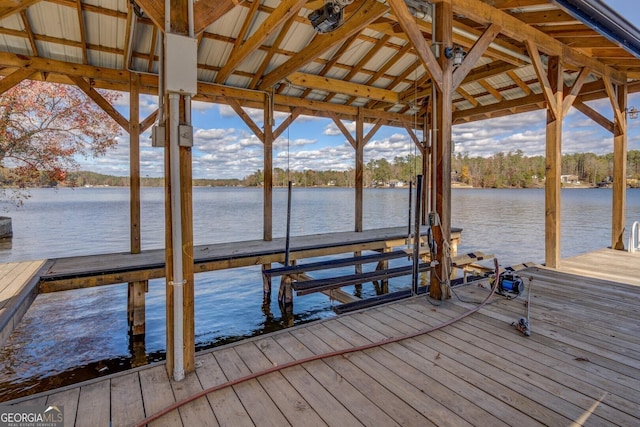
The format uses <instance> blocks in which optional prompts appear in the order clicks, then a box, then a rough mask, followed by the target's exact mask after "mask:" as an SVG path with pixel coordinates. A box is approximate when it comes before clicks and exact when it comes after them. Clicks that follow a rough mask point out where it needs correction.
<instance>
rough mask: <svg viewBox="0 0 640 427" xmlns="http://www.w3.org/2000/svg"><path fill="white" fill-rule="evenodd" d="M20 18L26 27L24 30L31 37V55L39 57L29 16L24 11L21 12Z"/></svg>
mask: <svg viewBox="0 0 640 427" xmlns="http://www.w3.org/2000/svg"><path fill="white" fill-rule="evenodd" d="M20 18H22V24H23V25H24V30H25V32H26V33H27V36H28V37H29V45H30V46H31V54H32V55H33V56H38V45H37V44H36V39H35V37H34V35H33V30H32V29H31V23H30V22H29V17H28V16H27V12H26V11H25V10H24V9H23V10H21V11H20Z"/></svg>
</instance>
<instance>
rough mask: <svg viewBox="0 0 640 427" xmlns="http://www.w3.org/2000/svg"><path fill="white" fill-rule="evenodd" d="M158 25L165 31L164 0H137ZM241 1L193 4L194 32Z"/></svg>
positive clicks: (225, 0)
mask: <svg viewBox="0 0 640 427" xmlns="http://www.w3.org/2000/svg"><path fill="white" fill-rule="evenodd" d="M136 3H138V4H139V5H140V7H141V8H142V10H144V12H145V13H146V14H147V16H148V17H149V18H150V19H151V21H153V23H154V24H155V25H156V27H158V28H160V30H161V31H164V26H165V24H164V4H165V2H164V0H136ZM238 3H239V1H238V0H200V1H198V2H195V3H194V5H193V17H194V27H195V28H194V33H195V34H198V33H200V32H202V31H204V29H205V28H207V27H208V26H209V25H211V24H213V23H214V22H215V21H217V20H218V19H220V18H221V17H222V16H223V15H224V14H226V13H227V12H229V11H230V10H231V9H233V8H234V7H235V6H236V5H237V4H238Z"/></svg>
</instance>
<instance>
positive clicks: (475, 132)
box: [78, 0, 640, 179]
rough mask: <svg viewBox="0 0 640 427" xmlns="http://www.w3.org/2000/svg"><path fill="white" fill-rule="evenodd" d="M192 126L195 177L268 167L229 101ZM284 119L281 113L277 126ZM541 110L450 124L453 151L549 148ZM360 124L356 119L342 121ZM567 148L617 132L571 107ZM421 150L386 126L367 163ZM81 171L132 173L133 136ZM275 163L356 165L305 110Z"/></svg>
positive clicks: (635, 142) (145, 155)
mask: <svg viewBox="0 0 640 427" xmlns="http://www.w3.org/2000/svg"><path fill="white" fill-rule="evenodd" d="M603 1H604V3H606V4H608V5H609V6H610V7H612V8H613V9H614V10H616V11H617V12H619V13H620V15H622V16H623V17H624V18H626V19H627V20H628V21H629V22H630V23H631V24H633V25H635V26H636V27H638V28H640V8H638V7H637V2H636V1H635V0H603ZM128 103H129V97H128V94H123V96H122V97H121V99H120V100H119V101H118V102H117V104H116V108H117V109H118V111H120V113H122V114H123V115H124V117H128V116H129V112H128V111H129V108H128ZM589 105H590V106H591V107H593V108H595V109H596V110H598V111H599V112H600V113H601V114H602V115H604V116H605V117H607V118H609V119H612V116H613V113H612V111H611V106H610V104H609V101H608V100H607V99H602V100H599V101H595V102H592V103H589ZM628 105H629V107H632V106H637V107H638V108H640V94H631V95H629V101H628ZM156 108H157V97H154V96H146V95H143V96H141V100H140V109H141V111H140V116H141V118H144V117H146V116H147V115H148V114H150V113H151V112H153V111H154V110H155V109H156ZM192 109H193V111H192V120H193V127H194V147H193V150H192V154H193V177H194V178H209V179H214V178H215V179H223V178H239V179H242V178H244V177H245V176H248V175H250V174H252V173H254V172H255V171H257V170H259V169H263V167H264V165H263V148H262V143H261V142H260V140H259V139H258V138H257V137H256V136H255V135H254V134H253V132H252V131H251V130H250V129H249V128H248V127H247V126H246V125H245V124H244V122H243V121H242V120H241V119H240V118H239V117H238V116H237V114H236V113H235V112H234V111H233V110H232V109H231V108H230V107H228V106H226V105H218V104H209V103H201V102H194V103H193V106H192ZM247 112H248V113H249V114H250V116H251V117H252V118H253V119H254V121H255V123H256V124H257V125H258V126H259V127H262V125H263V123H262V111H261V110H247ZM285 118H286V115H285V114H283V113H276V127H277V126H278V125H279V124H280V123H281V122H282V120H284V119H285ZM545 120H546V112H545V111H544V110H541V111H536V112H532V113H525V114H518V115H513V116H508V117H503V118H497V119H490V120H484V121H479V122H473V123H468V124H463V125H456V126H454V127H453V144H454V152H455V153H463V154H465V153H468V155H469V156H471V157H475V156H481V157H488V156H491V155H493V154H496V153H498V152H505V153H506V152H509V151H512V152H513V151H516V150H521V151H522V152H523V153H524V154H525V155H527V156H537V155H544V151H545ZM345 125H346V126H347V128H348V129H349V130H350V131H352V133H353V132H354V130H355V123H353V122H351V123H347V122H345ZM628 125H629V134H628V148H629V150H640V119H638V120H629V122H628ZM367 130H368V128H367V127H365V133H366V132H367ZM140 145H141V148H140V150H141V153H140V158H141V165H140V169H141V176H142V177H160V176H162V175H163V156H164V154H163V149H162V148H153V147H151V134H150V131H147V132H145V133H143V134H142V135H141V138H140ZM562 151H563V153H564V154H571V153H577V152H592V153H596V154H606V153H610V152H612V151H613V136H612V134H611V133H609V132H607V131H605V130H604V129H603V128H601V127H600V126H599V125H597V124H595V123H594V122H593V121H591V120H590V119H588V118H587V117H586V116H584V115H583V114H582V113H580V112H578V111H577V110H575V109H573V108H572V109H571V110H570V112H569V114H568V115H567V117H566V118H565V120H564V122H563V146H562ZM409 154H415V155H417V154H418V152H417V151H416V149H415V148H414V145H413V143H412V141H411V140H410V139H409V136H408V135H407V132H406V130H404V129H400V128H391V127H382V128H381V129H380V130H378V132H377V133H376V134H375V135H374V137H373V138H372V139H371V140H370V141H369V143H368V144H367V145H366V146H365V150H364V157H365V158H364V160H365V163H367V162H369V161H370V160H374V159H380V158H386V159H387V160H389V161H393V159H394V157H396V156H406V155H409ZM78 160H79V163H80V169H81V170H89V171H93V172H98V173H104V174H108V175H117V176H128V175H129V138H128V135H127V134H126V133H125V134H123V135H122V136H120V137H119V138H118V144H117V146H116V147H115V148H114V149H113V150H110V151H109V152H108V153H107V154H106V156H103V157H100V158H97V159H84V158H81V159H78ZM273 165H274V167H276V168H282V169H285V170H286V169H287V168H288V167H290V168H291V170H296V171H303V170H307V169H313V170H327V169H333V170H346V169H349V168H353V167H354V166H355V151H354V150H353V148H352V147H351V145H350V144H349V143H348V142H347V140H346V138H345V137H344V136H343V135H342V133H341V132H340V131H339V130H338V128H337V126H336V125H335V124H334V123H333V121H331V120H328V119H321V118H316V117H307V116H300V117H298V118H297V119H296V120H295V121H294V122H293V123H292V124H291V126H289V129H288V130H286V131H285V132H283V134H282V135H281V136H280V137H279V138H278V139H277V140H276V141H275V143H274V153H273Z"/></svg>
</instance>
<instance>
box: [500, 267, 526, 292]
mask: <svg viewBox="0 0 640 427" xmlns="http://www.w3.org/2000/svg"><path fill="white" fill-rule="evenodd" d="M523 291H524V281H523V280H522V278H521V277H520V276H518V275H517V274H516V273H515V272H513V271H503V272H502V273H500V276H499V277H498V288H497V293H498V294H500V295H503V296H506V295H507V294H514V295H515V296H518V295H520V294H521V293H522V292H523Z"/></svg>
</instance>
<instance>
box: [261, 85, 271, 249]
mask: <svg viewBox="0 0 640 427" xmlns="http://www.w3.org/2000/svg"><path fill="white" fill-rule="evenodd" d="M270 96H273V94H271V95H270ZM270 96H267V95H266V94H265V97H264V141H263V144H264V188H263V205H264V206H263V238H264V240H266V241H271V240H272V239H273V105H272V103H271V97H270Z"/></svg>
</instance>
